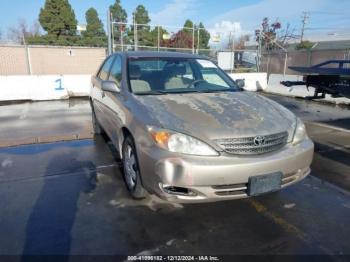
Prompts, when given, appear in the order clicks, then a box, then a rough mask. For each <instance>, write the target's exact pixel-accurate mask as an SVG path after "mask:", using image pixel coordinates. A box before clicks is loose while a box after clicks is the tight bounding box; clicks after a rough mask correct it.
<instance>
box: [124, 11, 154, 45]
mask: <svg viewBox="0 0 350 262" xmlns="http://www.w3.org/2000/svg"><path fill="white" fill-rule="evenodd" d="M133 16H134V19H135V23H136V24H142V25H138V26H137V41H138V45H151V44H152V33H151V30H150V26H148V23H149V22H150V21H151V19H150V18H149V15H148V11H147V9H146V8H145V7H144V6H143V5H138V6H137V7H136V10H135V12H134V13H133ZM129 37H130V38H132V39H133V37H134V26H133V25H131V27H130V32H129Z"/></svg>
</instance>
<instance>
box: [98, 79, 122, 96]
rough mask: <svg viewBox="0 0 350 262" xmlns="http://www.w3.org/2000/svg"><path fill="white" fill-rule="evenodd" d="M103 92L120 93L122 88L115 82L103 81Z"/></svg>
mask: <svg viewBox="0 0 350 262" xmlns="http://www.w3.org/2000/svg"><path fill="white" fill-rule="evenodd" d="M102 91H106V92H112V93H120V88H119V87H118V85H117V84H116V83H115V82H114V81H108V80H106V81H102Z"/></svg>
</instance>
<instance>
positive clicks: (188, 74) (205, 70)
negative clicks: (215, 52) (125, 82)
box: [128, 57, 239, 95]
mask: <svg viewBox="0 0 350 262" xmlns="http://www.w3.org/2000/svg"><path fill="white" fill-rule="evenodd" d="M128 78H129V82H130V87H131V90H132V92H133V93H135V94H145V95H146V94H163V93H189V92H222V91H239V88H238V87H237V85H236V84H235V82H234V81H233V80H232V79H231V78H230V77H229V76H227V75H226V74H225V73H224V72H223V71H222V70H220V69H219V68H218V67H217V66H216V65H215V64H214V63H212V62H211V61H210V60H206V59H194V58H167V57H165V58H163V57H161V58H142V57H135V58H133V57H131V58H129V60H128Z"/></svg>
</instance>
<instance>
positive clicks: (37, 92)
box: [0, 75, 91, 101]
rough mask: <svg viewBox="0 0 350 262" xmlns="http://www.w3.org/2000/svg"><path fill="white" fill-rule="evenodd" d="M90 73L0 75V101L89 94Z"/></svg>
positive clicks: (60, 97) (50, 98)
mask: <svg viewBox="0 0 350 262" xmlns="http://www.w3.org/2000/svg"><path fill="white" fill-rule="evenodd" d="M90 78H91V77H90V75H31V76H27V75H20V76H0V101H11V100H56V99H67V98H69V97H74V96H88V95H89V90H90Z"/></svg>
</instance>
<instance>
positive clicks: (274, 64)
mask: <svg viewBox="0 0 350 262" xmlns="http://www.w3.org/2000/svg"><path fill="white" fill-rule="evenodd" d="M327 60H350V48H349V49H330V50H312V49H309V50H293V51H287V52H285V51H282V50H279V51H270V52H265V53H262V55H261V64H260V71H263V72H267V74H268V75H270V74H298V73H297V72H295V71H293V70H290V69H289V66H305V67H310V66H312V65H315V64H319V63H322V62H325V61H327ZM330 66H332V65H330Z"/></svg>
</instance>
